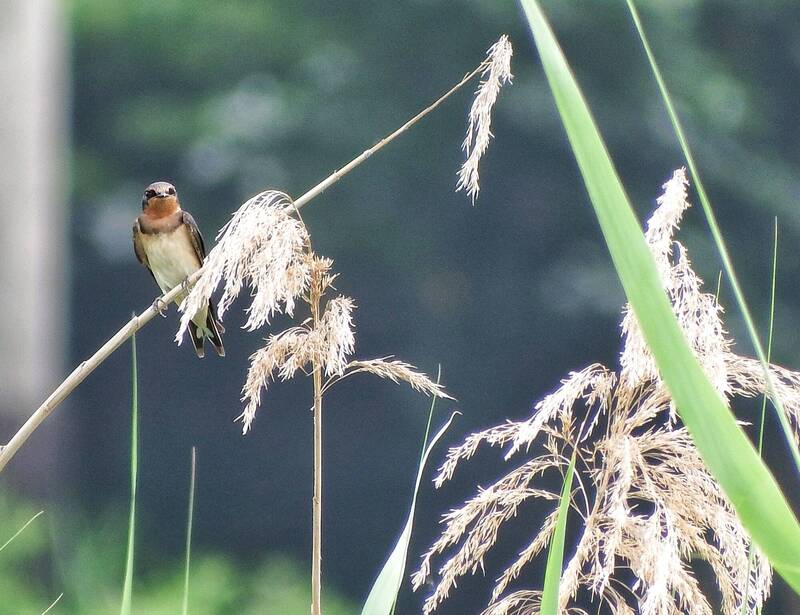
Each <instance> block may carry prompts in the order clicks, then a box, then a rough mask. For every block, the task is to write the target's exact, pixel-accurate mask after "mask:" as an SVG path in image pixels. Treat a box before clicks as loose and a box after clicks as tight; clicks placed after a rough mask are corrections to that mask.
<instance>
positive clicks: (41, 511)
mask: <svg viewBox="0 0 800 615" xmlns="http://www.w3.org/2000/svg"><path fill="white" fill-rule="evenodd" d="M43 514H44V511H43V510H40V511H39V512H38V513H36V514H35V515H33V517H31V518H30V519H28V521H27V522H26V523H25V525H23V526H22V527H21V528H19V529H18V530H17V531H16V533H15V534H14V535H13V536H12V537H11V538H9V539H8V540H7V541H5V542H4V543H3V544H2V545H0V551H2V550H3V549H5V548H6V547H7V546H8V545H10V544H11V543H12V542H13V541H14V539H15V538H16V537H17V536H19V535H20V534H22V532H24V531H25V528H26V527H28V526H29V525H30V524H31V523H33V522H34V521H36V519H37V518H38V517H39V515H43Z"/></svg>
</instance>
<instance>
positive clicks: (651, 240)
mask: <svg viewBox="0 0 800 615" xmlns="http://www.w3.org/2000/svg"><path fill="white" fill-rule="evenodd" d="M686 187H687V180H686V174H685V171H684V170H683V169H679V170H678V171H676V172H675V174H674V175H673V177H672V179H671V180H670V181H669V182H667V183H666V184H665V185H664V189H665V190H664V194H663V196H662V197H661V198H660V199H658V208H657V209H656V211H655V212H654V213H653V215H652V217H651V218H650V220H649V222H648V228H647V233H646V237H647V241H648V245H649V247H650V250H651V251H652V253H653V255H654V257H655V259H656V261H657V263H658V267H659V272H660V274H661V278H662V283H663V285H664V288H665V290H666V291H667V293H668V295H669V298H670V300H671V302H672V307H673V310H674V311H675V314H676V316H677V317H678V320H679V321H680V325H681V327H682V329H683V331H684V333H685V335H686V337H687V339H688V340H689V343H690V344H691V347H692V348H693V350H694V352H695V353H696V355H697V356H698V358H699V360H700V362H701V364H702V366H703V368H704V369H705V370H706V372H707V373H708V374H709V376H710V377H711V378H712V380H713V382H714V383H715V385H716V387H717V390H718V391H719V392H720V393H721V394H722V395H723V396H724V397H725V399H727V400H729V401H730V400H731V398H732V397H734V396H741V397H754V396H756V395H763V394H766V392H767V387H766V383H765V382H764V374H763V372H762V370H761V365H760V363H759V362H758V361H756V360H754V359H750V358H747V357H742V356H740V355H737V354H735V353H734V352H733V350H732V346H733V342H732V340H730V339H729V337H728V336H727V333H726V332H725V330H724V326H723V322H722V308H721V307H720V306H719V304H718V303H717V301H716V299H715V297H714V296H713V295H711V294H708V293H704V292H703V291H702V280H700V278H699V277H697V275H696V274H695V273H694V271H693V270H692V268H691V263H690V262H689V259H688V257H687V254H686V249H685V248H684V247H683V246H682V245H681V244H680V243H679V242H677V241H675V240H674V237H673V235H674V233H675V231H676V229H677V228H678V224H679V222H680V219H681V216H682V214H683V212H684V211H685V210H686V208H688V207H689V203H688V201H687V198H686ZM623 314H624V317H623V323H622V335H623V338H624V343H623V349H622V353H621V357H620V373H619V375H617V374H615V373H614V372H612V371H611V370H608V369H606V368H605V367H603V366H602V365H597V364H595V365H590V366H589V367H587V368H585V369H583V370H580V371H577V372H573V373H572V374H570V376H569V377H568V378H566V379H565V380H563V381H562V382H561V385H560V387H559V388H558V389H557V390H556V391H555V392H553V393H551V394H550V395H548V396H546V397H545V398H544V399H543V400H542V401H541V402H539V403H538V404H536V405H535V407H534V409H533V412H532V415H531V416H530V418H528V419H527V420H523V421H519V422H514V421H507V422H506V423H504V424H501V425H498V426H496V427H493V428H490V429H487V430H484V431H482V432H478V433H476V434H472V435H471V436H469V437H468V438H467V439H466V440H465V442H464V443H463V444H461V445H459V446H456V447H454V448H452V449H451V450H450V451H449V452H448V454H447V458H446V460H445V462H444V463H443V465H442V466H441V468H440V470H439V475H438V476H437V477H436V479H435V480H434V483H435V485H436V486H437V487H440V486H441V485H442V484H443V483H444V482H445V481H447V480H449V479H450V478H451V477H452V476H453V473H454V472H455V471H456V469H457V466H458V465H459V463H460V462H461V461H463V460H466V459H468V458H470V457H472V456H473V455H474V454H475V453H476V452H477V450H478V448H479V447H480V446H481V445H482V444H488V445H490V446H507V447H508V449H507V454H506V460H510V459H511V458H514V459H516V458H518V456H520V455H521V454H523V453H528V452H529V450H536V451H537V453H536V454H535V455H533V456H532V457H531V458H529V459H527V460H524V461H522V462H519V463H518V465H517V466H516V467H515V468H514V469H512V470H510V471H509V472H508V473H506V475H505V476H503V477H502V478H500V479H499V480H498V481H496V482H495V483H494V484H492V485H490V486H489V487H487V488H480V489H479V490H478V492H477V494H476V495H475V496H473V497H472V498H471V499H469V500H468V501H467V502H466V503H465V504H463V505H462V506H461V507H459V508H457V509H455V510H452V511H450V512H448V513H447V514H445V515H444V518H443V523H444V529H443V531H442V534H441V536H440V537H439V538H438V539H437V540H436V542H434V544H433V545H432V546H431V548H430V549H429V550H428V552H427V553H426V554H425V555H424V556H423V558H422V563H421V565H420V567H419V569H418V571H417V572H416V573H415V574H414V575H413V576H412V581H413V585H414V587H415V588H419V587H421V586H422V585H423V584H424V583H425V582H426V581H427V579H428V578H429V577H430V576H431V573H432V570H433V560H434V558H435V557H436V556H438V555H440V554H442V553H445V552H447V553H448V555H447V559H446V560H445V561H444V563H443V564H441V565H440V566H439V567H438V569H437V573H438V575H437V579H436V583H435V584H434V590H433V593H432V594H431V595H430V596H429V597H428V598H427V599H426V601H425V604H424V608H423V610H424V613H425V614H426V615H428V614H430V613H431V612H433V611H434V610H435V609H436V608H437V606H438V605H439V604H441V602H442V601H443V600H445V599H446V598H447V597H448V595H449V592H450V591H451V590H452V589H453V588H454V587H455V585H456V582H457V580H458V579H459V577H461V576H463V575H466V574H474V573H475V572H476V571H477V570H478V569H482V568H483V561H484V558H485V557H486V555H487V553H488V552H489V551H490V550H491V549H492V548H493V546H494V544H495V542H496V540H497V539H498V536H499V533H500V531H501V529H502V526H503V525H504V524H505V523H506V521H508V520H509V519H511V518H512V517H514V516H515V515H517V514H518V511H519V507H520V506H521V505H522V504H523V503H524V502H526V501H528V500H530V499H539V500H540V501H544V502H549V511H548V512H547V514H546V515H545V517H544V521H540V522H538V523H537V524H536V525H535V526H534V527H533V528H532V534H533V536H532V538H531V539H530V540H529V541H528V542H527V544H525V545H523V546H522V548H521V549H520V551H519V553H518V556H517V557H516V559H515V560H514V561H513V562H512V563H511V564H510V565H509V566H507V567H506V568H505V570H504V571H503V572H502V573H501V574H500V576H499V577H497V579H496V582H495V586H494V590H493V593H492V596H491V599H490V601H489V606H488V608H487V609H486V610H485V611H484V615H510V614H512V613H513V614H515V615H532V614H534V613H537V612H538V608H539V604H540V600H541V591H540V590H539V589H536V588H526V587H522V588H519V589H513V590H512V591H509V590H511V589H512V586H514V585H515V584H518V583H519V582H520V578H521V575H522V574H523V573H524V571H525V569H526V566H527V565H528V564H529V563H530V562H531V561H532V560H533V559H534V558H535V557H537V556H539V555H540V554H542V553H543V552H544V551H545V550H546V547H547V545H548V544H549V542H550V540H551V538H552V535H553V533H554V530H555V520H556V515H557V508H558V500H559V496H558V494H557V493H553V492H551V491H549V490H546V489H543V488H541V487H539V486H538V483H539V481H540V480H541V478H542V476H544V475H546V474H550V475H555V476H558V475H559V474H560V473H562V472H563V470H564V467H565V466H566V463H567V461H566V460H567V459H569V458H570V456H571V455H572V454H573V453H575V454H576V460H577V466H576V473H575V477H576V479H577V480H576V482H577V487H578V488H577V490H576V491H575V492H573V494H572V495H571V498H572V502H571V503H572V505H573V509H575V510H578V511H579V513H580V515H581V517H582V520H583V524H582V528H581V529H580V530H579V532H578V535H577V536H574V537H573V538H571V539H570V544H572V545H574V547H571V548H569V549H568V551H567V555H568V558H567V560H566V566H565V568H564V571H563V573H562V577H561V583H560V589H559V610H560V612H562V613H583V612H584V611H582V610H581V609H580V608H579V607H580V606H581V604H582V603H585V602H586V601H587V600H590V601H591V602H593V603H595V605H594V606H593V608H592V612H594V610H596V609H597V608H598V606H597V604H596V603H597V602H599V603H601V604H605V607H606V608H607V609H608V611H609V612H611V613H614V615H633V614H634V613H641V614H643V615H662V614H667V613H691V614H692V615H695V614H697V615H705V614H708V615H711V613H714V612H721V613H723V614H725V615H734V614H736V615H738V613H740V612H742V610H743V611H744V612H746V613H749V614H755V613H757V612H759V611H760V608H761V605H762V604H763V602H764V600H765V599H766V597H767V596H768V595H769V591H770V587H771V583H772V570H771V568H770V566H769V563H768V562H767V560H766V558H765V557H763V555H762V554H761V553H760V552H759V551H758V549H757V548H755V547H753V553H754V558H753V563H752V566H749V565H748V556H749V552H750V548H751V544H750V539H749V537H748V535H747V533H746V532H745V530H744V528H743V527H742V525H741V522H740V521H739V519H738V518H737V516H736V513H735V511H734V509H733V507H732V506H731V504H730V502H729V501H728V500H727V498H726V497H725V494H724V493H723V492H722V489H721V488H720V486H719V485H718V484H717V483H716V481H715V480H714V478H713V477H712V476H711V474H710V473H709V472H708V470H707V469H706V467H705V464H704V463H703V460H702V458H701V457H700V454H699V452H698V451H697V449H696V447H695V446H694V443H693V442H692V439H691V437H690V436H689V433H688V432H687V431H686V428H685V427H684V426H683V425H682V424H681V423H680V421H679V419H678V417H677V416H676V415H675V413H674V409H673V407H672V406H673V404H672V400H671V399H670V396H669V393H668V391H667V389H666V387H665V386H664V383H663V382H662V381H661V379H660V377H659V374H658V370H657V369H656V366H655V362H654V361H653V357H652V355H651V353H650V351H649V349H648V348H647V346H646V344H645V343H644V340H643V338H642V336H641V332H640V330H639V326H638V323H637V322H636V318H635V316H634V314H633V312H632V311H631V310H630V309H629V307H627V306H626V308H625V310H624V312H623ZM770 369H771V372H772V374H773V376H774V379H775V382H776V388H777V390H778V394H779V395H781V396H782V400H783V401H784V405H785V408H786V411H787V413H788V414H789V419H790V421H791V423H792V425H793V427H794V429H795V433H796V434H797V432H798V416H799V411H800V373H798V372H793V371H791V370H788V369H785V368H782V367H779V366H776V365H772V366H770ZM541 449H543V450H541ZM574 541H577V543H576V542H574ZM697 561H703V562H705V564H707V565H708V566H709V567H710V569H711V571H712V572H713V576H714V580H715V582H716V584H717V589H718V595H719V596H720V604H719V605H718V606H717V605H713V606H712V604H711V598H710V597H709V592H708V588H707V587H705V586H704V584H703V583H701V582H700V580H699V579H698V577H697V576H696V570H695V563H696V562H697Z"/></svg>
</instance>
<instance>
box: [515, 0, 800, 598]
mask: <svg viewBox="0 0 800 615" xmlns="http://www.w3.org/2000/svg"><path fill="white" fill-rule="evenodd" d="M522 6H523V8H524V10H525V15H526V17H527V19H528V23H529V25H530V28H531V31H532V32H533V36H534V39H535V42H536V47H537V48H538V50H539V54H540V57H541V60H542V65H543V66H544V70H545V73H546V75H547V80H548V82H549V84H550V88H551V90H552V92H553V96H554V98H555V101H556V106H557V107H558V111H559V114H560V115H561V121H562V122H563V124H564V128H565V129H566V132H567V136H568V138H569V141H570V144H571V146H572V150H573V153H574V154H575V158H576V159H577V162H578V167H579V168H580V171H581V174H582V176H583V181H584V184H585V185H586V189H587V191H588V193H589V197H590V199H591V202H592V205H593V207H594V210H595V214H596V215H597V219H598V221H599V223H600V228H601V229H602V232H603V235H604V237H605V241H606V244H607V245H608V249H609V252H610V253H611V258H612V260H613V262H614V266H615V268H616V270H617V275H618V276H619V279H620V281H621V282H622V286H623V288H624V289H625V294H626V295H627V297H628V301H629V302H630V304H631V306H632V308H633V310H634V312H635V314H636V318H637V320H638V321H639V324H640V326H641V328H642V332H643V334H644V337H645V340H646V341H647V344H648V346H649V348H650V350H651V352H652V353H653V356H654V357H655V360H656V362H657V364H658V367H659V371H660V373H661V376H662V378H663V379H664V382H665V383H666V385H667V387H668V388H669V391H670V393H671V395H672V398H673V400H674V401H675V404H676V406H677V408H678V412H679V413H680V416H681V418H682V419H683V422H684V423H685V424H686V426H687V428H688V429H689V432H690V433H691V435H692V438H693V439H694V442H695V444H696V445H697V448H698V450H699V451H700V454H701V455H702V457H703V459H704V461H705V463H706V465H707V466H708V468H709V470H710V471H711V473H712V474H713V475H714V477H715V478H716V480H717V481H718V482H719V484H720V485H721V486H722V488H723V490H724V491H725V494H726V495H727V497H728V498H729V499H730V501H731V503H732V504H733V506H734V508H735V509H736V511H737V513H738V514H739V517H740V519H741V520H742V523H743V524H744V526H745V528H746V529H747V530H748V532H749V533H750V535H751V536H752V537H753V539H754V540H755V542H756V543H757V544H758V546H759V547H760V549H761V551H762V552H763V553H764V554H765V555H766V556H767V557H768V558H769V560H770V562H771V563H772V564H773V566H774V567H775V569H776V570H777V571H778V572H779V573H780V574H781V576H782V577H783V578H784V579H785V580H786V581H787V582H788V583H789V584H790V585H791V586H792V587H793V588H794V589H795V591H798V592H800V526H799V525H798V523H797V519H796V518H795V516H794V514H793V513H792V510H791V509H790V508H789V505H788V504H787V502H786V499H785V498H784V496H783V494H782V493H781V490H780V488H779V487H778V484H777V482H776V481H775V478H774V477H773V476H772V474H771V473H770V471H769V470H768V469H767V467H766V466H765V465H764V463H763V462H762V461H761V459H760V458H759V457H758V454H757V453H756V451H755V449H754V448H753V445H752V444H751V443H750V441H749V440H748V439H747V437H746V436H745V434H744V433H743V431H742V430H741V429H740V428H739V426H738V425H737V424H736V421H735V418H734V417H733V415H732V414H731V412H730V410H729V409H728V407H727V406H726V404H725V402H724V401H723V400H722V398H721V397H720V396H719V395H718V394H717V392H716V390H715V389H714V387H713V386H712V385H711V383H710V382H709V380H708V378H706V376H705V374H704V373H703V370H702V368H701V367H700V364H699V363H698V361H697V358H696V357H695V356H694V354H693V353H692V351H691V348H690V347H689V344H688V343H687V341H686V339H685V338H684V336H683V332H682V331H681V329H680V327H679V325H678V322H677V320H676V318H675V315H674V313H673V311H672V307H671V305H670V303H669V300H668V298H667V296H666V294H665V292H664V290H663V288H662V287H661V281H660V280H659V277H658V272H657V270H656V266H655V262H654V260H653V257H652V255H651V254H650V251H649V250H648V248H647V244H646V243H645V240H644V235H643V234H642V230H641V227H640V224H639V221H638V220H637V219H636V216H635V214H634V212H633V209H632V208H631V206H630V203H629V201H628V197H627V195H626V194H625V190H624V188H623V186H622V183H621V182H620V180H619V177H618V176H617V173H616V170H615V169H614V165H613V163H612V162H611V158H610V157H609V155H608V152H607V150H606V147H605V144H604V143H603V140H602V137H601V136H600V133H599V132H598V130H597V127H596V125H595V122H594V119H593V118H592V115H591V112H590V111H589V108H588V106H587V104H586V102H585V100H584V98H583V95H582V94H581V91H580V89H579V87H578V84H577V82H576V80H575V78H574V76H573V75H572V71H571V70H570V68H569V65H568V64H567V61H566V59H565V58H564V55H563V53H562V51H561V48H560V47H559V45H558V42H557V41H556V39H555V36H554V35H553V32H552V31H551V29H550V26H549V24H548V23H547V21H546V19H545V17H544V14H543V13H542V11H541V9H540V8H539V5H538V4H537V3H536V1H535V0H522Z"/></svg>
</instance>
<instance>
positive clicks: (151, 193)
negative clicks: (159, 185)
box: [144, 190, 156, 199]
mask: <svg viewBox="0 0 800 615" xmlns="http://www.w3.org/2000/svg"><path fill="white" fill-rule="evenodd" d="M144 195H145V196H146V197H147V198H148V199H152V198H153V197H154V196H155V195H156V191H155V190H145V191H144Z"/></svg>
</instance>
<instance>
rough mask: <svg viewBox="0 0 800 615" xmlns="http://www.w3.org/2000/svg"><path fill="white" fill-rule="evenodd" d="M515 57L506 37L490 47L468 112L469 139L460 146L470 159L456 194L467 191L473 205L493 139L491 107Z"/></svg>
mask: <svg viewBox="0 0 800 615" xmlns="http://www.w3.org/2000/svg"><path fill="white" fill-rule="evenodd" d="M512 54H513V50H512V48H511V42H510V41H509V40H508V37H507V36H506V35H505V34H504V35H503V36H501V37H500V39H499V40H498V41H497V42H496V43H495V44H494V45H492V46H491V47H489V49H488V50H487V52H486V59H485V60H484V61H483V64H482V65H481V67H482V69H483V70H482V71H481V83H480V85H479V86H478V90H477V91H476V92H475V100H473V102H472V107H470V110H469V117H468V122H469V123H468V125H467V136H466V137H464V142H463V143H462V144H461V149H462V150H464V153H465V154H466V155H467V159H466V160H465V161H464V164H463V165H462V166H461V169H459V171H458V182H457V183H456V191H459V190H466V191H467V194H468V195H469V197H470V198H471V199H472V202H473V203H474V202H475V199H476V198H477V197H478V192H479V191H480V185H479V181H480V175H479V172H478V166H479V164H480V161H481V157H482V156H483V154H484V153H485V152H486V149H487V148H488V147H489V140H490V139H491V138H492V108H493V107H494V103H495V102H496V101H497V95H498V94H499V93H500V88H501V87H502V86H503V85H505V84H506V83H511V79H512V78H513V75H512V74H511V56H512Z"/></svg>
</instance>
